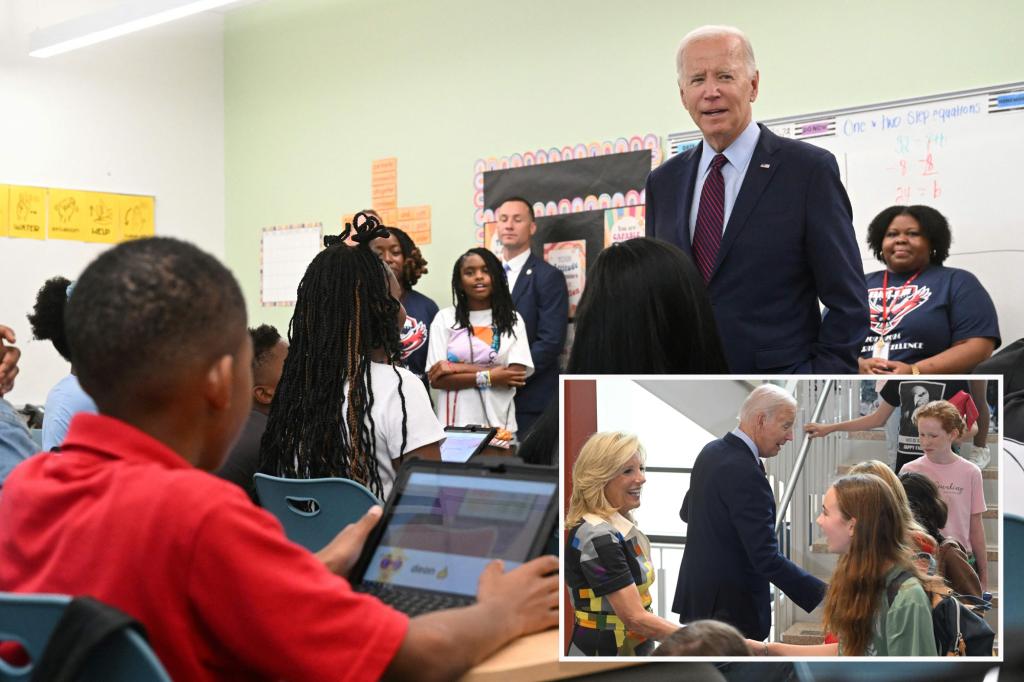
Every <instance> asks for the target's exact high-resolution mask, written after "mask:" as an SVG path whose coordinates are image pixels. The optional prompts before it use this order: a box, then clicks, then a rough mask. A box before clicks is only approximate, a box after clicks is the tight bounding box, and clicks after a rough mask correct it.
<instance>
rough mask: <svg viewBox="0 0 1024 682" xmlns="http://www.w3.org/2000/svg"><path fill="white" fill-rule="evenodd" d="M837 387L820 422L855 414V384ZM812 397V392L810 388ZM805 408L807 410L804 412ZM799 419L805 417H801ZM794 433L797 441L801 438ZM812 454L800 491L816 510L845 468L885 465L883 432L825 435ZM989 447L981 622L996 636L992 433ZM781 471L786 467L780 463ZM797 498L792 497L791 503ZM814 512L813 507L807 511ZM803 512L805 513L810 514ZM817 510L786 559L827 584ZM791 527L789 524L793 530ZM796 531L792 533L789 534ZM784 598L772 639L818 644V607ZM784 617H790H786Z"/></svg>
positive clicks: (832, 559)
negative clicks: (985, 604) (804, 539)
mask: <svg viewBox="0 0 1024 682" xmlns="http://www.w3.org/2000/svg"><path fill="white" fill-rule="evenodd" d="M837 383H838V388H837V389H836V390H835V395H833V396H831V397H830V402H832V403H835V405H834V406H830V407H829V412H830V413H831V416H828V417H825V418H823V421H842V420H846V419H849V418H851V415H852V416H857V415H856V413H854V409H855V402H854V401H855V400H856V396H854V395H853V394H854V393H855V392H858V389H857V383H858V382H856V381H840V382H837ZM811 392H812V393H813V389H812V390H811ZM797 399H798V400H799V401H800V403H801V405H802V406H803V405H813V401H814V400H815V399H816V398H815V396H813V395H807V396H802V395H800V394H799V393H798V394H797ZM809 410H810V408H807V409H806V412H807V413H809ZM801 416H803V417H804V418H806V415H804V414H802V415H801ZM798 421H799V422H802V421H803V420H802V419H800V418H798ZM802 426H803V424H802V423H798V424H797V428H798V429H802ZM800 437H802V436H800V435H799V432H798V437H797V442H798V443H799V439H800ZM812 443H813V444H812V446H811V448H812V450H811V451H810V452H809V453H808V462H812V461H813V462H817V463H819V467H817V469H818V470H817V471H815V470H814V467H813V466H811V465H809V466H808V468H807V470H805V475H804V476H801V479H804V480H803V483H804V484H805V487H806V488H807V493H806V494H807V497H809V498H810V499H811V500H813V501H814V503H815V504H816V505H818V506H820V504H821V498H822V497H823V496H824V494H825V491H826V490H827V489H828V486H829V485H830V484H831V481H832V480H834V479H835V478H837V477H839V476H842V475H844V474H846V473H849V470H850V468H851V467H852V466H853V465H855V464H857V463H859V462H862V461H865V460H869V459H878V460H881V461H886V459H887V453H886V442H885V432H884V430H882V429H878V430H873V431H862V432H854V433H848V434H846V433H837V434H832V435H829V436H827V437H826V438H824V439H818V440H816V441H813V442H812ZM988 448H989V452H990V453H991V455H992V461H991V463H990V464H989V466H988V467H986V468H985V469H983V470H982V480H983V485H984V491H985V501H986V502H987V504H988V509H987V510H986V511H985V512H984V514H983V515H982V519H983V523H984V527H985V538H986V541H987V544H988V566H989V585H988V590H989V592H991V593H992V609H991V610H989V611H988V612H987V613H986V614H985V620H986V622H987V623H988V624H989V626H990V627H991V628H992V629H993V630H994V631H996V633H997V635H998V625H999V548H998V540H999V534H1000V528H999V480H998V478H999V469H998V465H999V450H998V440H997V437H996V435H995V434H991V433H990V434H989V438H988ZM779 464H782V465H783V467H784V466H785V463H783V462H780V463H779ZM823 467H824V468H826V469H828V467H831V470H830V472H829V475H827V476H826V477H824V478H823V477H822V474H823V473H824V472H823V471H822V470H821V469H822V468H823ZM782 471H784V472H787V473H788V470H787V469H785V468H782ZM795 499H796V496H794V500H795ZM812 509H814V508H812ZM809 512H810V510H807V512H805V513H809ZM790 516H791V518H795V519H801V518H806V517H802V516H801V515H800V514H797V513H796V509H795V505H794V510H793V512H792V513H791V515H790ZM816 516H817V513H816V511H815V512H814V513H813V514H812V515H811V516H810V522H811V525H810V530H809V535H810V539H809V542H808V543H807V544H806V545H804V544H800V543H797V542H793V543H792V549H791V558H792V559H793V561H794V562H796V563H797V564H799V565H801V566H803V567H804V568H805V569H806V570H807V571H809V572H810V573H812V574H813V575H815V576H817V577H818V578H821V579H822V580H824V581H826V582H828V581H829V579H830V578H831V575H832V572H833V570H834V569H835V565H836V560H837V556H836V555H834V554H830V553H829V552H828V549H827V547H826V545H825V542H824V540H823V539H822V538H821V537H820V536H819V533H818V529H817V526H816V525H814V523H813V521H814V518H816ZM795 525H796V524H794V526H795ZM796 534H797V533H796V532H794V535H796ZM785 602H786V600H785V598H784V596H780V595H777V596H776V605H777V608H776V618H775V624H776V633H778V632H779V631H780V630H781V632H782V634H781V636H779V635H778V634H776V636H775V637H774V639H778V640H781V641H783V642H786V643H789V644H821V643H822V642H823V641H824V628H823V626H822V613H821V607H820V606H819V607H818V608H817V609H815V611H814V612H812V613H811V614H807V613H805V612H804V611H802V610H800V609H799V608H794V607H793V605H792V604H789V605H788V608H786V604H785ZM787 616H789V617H788V618H787Z"/></svg>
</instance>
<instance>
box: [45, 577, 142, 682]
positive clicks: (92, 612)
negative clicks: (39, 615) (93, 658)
mask: <svg viewBox="0 0 1024 682" xmlns="http://www.w3.org/2000/svg"><path fill="white" fill-rule="evenodd" d="M128 628H132V629H135V630H136V631H137V632H138V633H139V634H141V635H142V636H143V637H145V636H146V632H145V630H144V629H143V627H142V625H141V624H140V623H139V622H138V621H136V620H135V619H134V618H132V617H131V616H129V615H128V614H126V613H123V612H122V611H119V610H117V609H115V608H114V607H113V606H108V605H106V604H104V603H102V602H99V601H96V600H95V599H93V598H92V597H75V598H74V599H72V600H71V602H70V603H68V605H67V608H65V609H64V613H63V615H62V616H61V618H60V620H59V621H58V622H57V625H56V627H54V629H53V633H52V634H51V635H50V639H49V641H48V642H47V643H46V649H45V650H44V651H43V653H42V655H41V656H40V657H39V660H38V661H36V665H35V669H34V670H33V671H32V680H33V682H35V680H46V681H47V682H74V680H77V679H78V678H79V676H80V674H81V671H82V668H83V666H84V665H85V663H86V661H87V660H88V659H89V656H90V654H92V652H93V651H94V650H95V649H96V647H98V646H99V645H100V644H102V643H103V642H104V641H106V640H107V639H108V638H109V637H110V636H111V635H114V634H115V633H117V632H120V631H121V630H125V629H128Z"/></svg>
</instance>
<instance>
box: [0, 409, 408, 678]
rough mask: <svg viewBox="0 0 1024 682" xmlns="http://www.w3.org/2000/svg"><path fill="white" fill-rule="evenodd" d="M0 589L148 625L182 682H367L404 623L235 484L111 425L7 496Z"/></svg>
mask: <svg viewBox="0 0 1024 682" xmlns="http://www.w3.org/2000/svg"><path fill="white" fill-rule="evenodd" d="M0 590H6V591H11V592H50V593H62V594H71V595H84V594H88V595H91V596H93V597H95V598H97V599H99V600H101V601H103V602H106V603H108V604H111V605H113V606H116V607H117V608H119V609H121V610H122V611H125V612H127V613H129V614H131V615H132V616H134V617H135V618H137V619H138V620H139V621H141V622H142V623H143V624H144V625H145V626H146V630H147V632H148V633H149V641H150V643H151V644H152V645H153V648H154V650H155V651H156V654H157V656H159V657H160V660H161V662H163V664H164V666H165V667H166V668H167V671H168V672H169V673H170V675H171V677H173V678H174V679H176V680H190V681H191V680H235V679H239V680H240V679H245V680H253V679H282V678H284V679H290V680H364V679H365V680H371V679H378V678H379V677H380V676H381V674H382V673H383V672H384V669H385V668H386V667H387V665H388V663H389V662H390V661H391V659H392V658H393V657H394V656H395V653H396V652H397V651H398V647H399V645H400V644H401V642H402V639H403V637H404V636H405V632H406V629H407V628H408V619H407V618H406V616H404V615H402V614H401V613H398V612H397V611H394V610H392V609H390V608H389V607H387V606H384V605H383V604H381V603H380V602H379V601H377V600H375V599H373V598H371V597H367V596H364V595H360V594H356V593H354V592H353V591H352V590H351V588H350V586H349V584H348V582H346V581H345V580H344V579H343V578H339V577H338V576H336V575H334V574H332V573H331V572H330V571H328V570H327V569H326V568H325V567H324V565H323V564H322V563H320V562H319V561H318V560H317V559H316V558H315V557H314V556H313V555H312V554H311V553H309V552H308V551H306V550H305V549H303V548H301V547H299V546H298V545H295V544H292V543H291V542H289V541H288V540H286V539H285V537H284V535H283V533H282V531H281V526H280V524H279V523H278V522H277V520H276V519H275V518H274V517H273V516H271V515H270V514H269V513H267V512H265V511H263V510H260V509H256V508H254V507H253V505H252V502H250V501H249V499H248V498H247V497H246V495H245V493H244V492H243V491H242V489H241V488H239V487H238V486H236V485H233V484H231V483H228V482H226V481H223V480H221V479H219V478H216V477H214V476H212V475H210V474H208V473H205V472H203V471H199V470H198V469H195V468H194V467H192V466H191V465H190V464H189V463H188V462H186V461H185V460H184V459H182V458H181V457H180V456H178V455H177V454H175V453H174V452H173V451H171V450H170V449H169V448H167V447H166V446H165V445H163V444H162V443H160V442H158V441H156V440H154V439H153V438H151V437H150V436H148V435H146V434H145V433H142V432H141V431H139V430H137V429H135V428H133V427H131V426H128V425H127V424H125V423H123V422H120V421H118V420H115V419H111V418H109V417H104V416H99V415H90V414H81V415H78V416H76V417H75V418H74V420H73V421H72V422H71V428H70V430H69V431H68V434H67V439H66V440H65V441H64V445H63V450H62V452H60V453H57V454H53V453H43V454H40V455H37V456H35V457H32V458H30V459H29V460H26V461H25V462H23V463H22V464H21V465H20V466H18V467H17V468H16V469H15V470H14V472H13V473H12V474H11V475H10V477H9V478H8V479H7V481H6V483H5V484H4V489H3V494H2V495H0Z"/></svg>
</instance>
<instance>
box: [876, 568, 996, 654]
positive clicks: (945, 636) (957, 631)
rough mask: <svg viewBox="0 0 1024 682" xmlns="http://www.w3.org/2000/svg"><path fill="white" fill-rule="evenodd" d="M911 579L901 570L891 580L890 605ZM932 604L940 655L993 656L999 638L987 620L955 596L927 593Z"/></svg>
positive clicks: (937, 647)
mask: <svg viewBox="0 0 1024 682" xmlns="http://www.w3.org/2000/svg"><path fill="white" fill-rule="evenodd" d="M910 577H912V575H911V573H910V571H901V572H900V573H899V575H897V576H896V577H895V578H893V579H892V582H891V583H889V585H888V587H887V588H886V591H885V594H886V597H887V599H888V604H889V606H892V603H893V601H895V599H896V593H897V592H899V590H900V585H902V584H903V581H904V580H906V579H907V578H910ZM925 594H927V595H928V596H929V598H931V601H932V628H933V629H934V631H935V646H936V651H938V652H939V656H991V655H992V646H993V644H994V643H995V639H996V635H995V633H994V632H992V628H990V627H989V625H988V623H986V622H985V619H984V618H982V617H981V616H979V615H978V614H976V613H974V612H973V611H971V609H970V608H968V607H967V606H965V605H964V604H962V603H961V602H960V600H959V599H958V598H957V597H956V596H955V595H953V594H945V595H942V594H937V593H932V592H928V590H925Z"/></svg>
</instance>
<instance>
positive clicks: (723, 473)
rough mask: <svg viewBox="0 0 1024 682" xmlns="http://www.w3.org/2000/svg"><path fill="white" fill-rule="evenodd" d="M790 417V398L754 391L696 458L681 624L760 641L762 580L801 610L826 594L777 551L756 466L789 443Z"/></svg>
mask: <svg viewBox="0 0 1024 682" xmlns="http://www.w3.org/2000/svg"><path fill="white" fill-rule="evenodd" d="M795 418H796V401H795V400H794V399H793V397H792V396H790V395H789V394H788V393H786V392H785V391H784V390H782V389H781V388H779V387H778V386H775V385H772V384H764V385H761V386H758V387H757V388H756V389H754V390H753V392H751V394H750V395H749V396H748V397H747V399H746V400H745V401H744V402H743V406H742V407H741V408H740V423H739V427H738V428H736V429H734V430H733V431H732V432H731V433H728V434H726V435H725V437H724V438H721V439H719V440H715V441H712V442H710V443H708V444H707V445H706V446H704V449H703V450H701V453H700V455H698V456H697V461H696V462H695V463H694V466H693V474H692V475H691V476H690V489H689V490H688V491H687V493H686V496H685V497H684V498H683V506H682V508H681V509H680V510H679V516H680V518H682V520H683V522H684V523H686V524H687V527H686V551H685V552H684V554H683V562H682V565H681V567H680V569H679V582H678V583H677V584H676V594H675V600H674V601H673V602H672V611H673V612H675V613H678V614H679V620H680V622H682V623H687V622H690V621H693V620H700V619H704V618H712V619H714V620H721V621H725V622H726V623H729V624H731V625H734V626H735V627H736V628H738V629H739V630H740V631H741V632H742V633H743V634H744V635H745V636H746V637H749V638H751V639H757V640H764V639H765V638H767V637H768V632H769V630H770V628H771V596H770V594H769V591H768V583H769V582H771V583H774V584H775V585H776V586H777V587H778V588H779V589H781V590H782V591H783V592H785V593H786V595H787V596H788V597H789V598H790V599H792V600H793V602H794V603H796V605H797V606H799V607H800V608H802V609H804V610H805V611H808V612H810V611H812V610H814V608H815V607H816V606H817V605H818V604H819V603H820V602H821V600H822V598H823V597H824V596H825V583H823V582H822V581H820V580H818V579H817V578H815V577H814V576H812V575H810V574H808V573H807V572H806V571H804V570H803V569H802V568H800V567H799V566H797V565H796V564H794V563H793V562H791V561H790V560H789V559H787V558H786V557H784V556H782V554H780V553H779V547H778V542H777V540H776V537H775V498H774V496H773V495H772V490H771V487H770V486H769V485H768V478H767V476H766V475H765V471H764V464H763V463H762V462H761V457H774V456H775V455H777V454H779V450H780V449H781V448H782V446H783V445H785V444H786V442H787V441H790V440H793V421H794V419H795Z"/></svg>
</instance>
